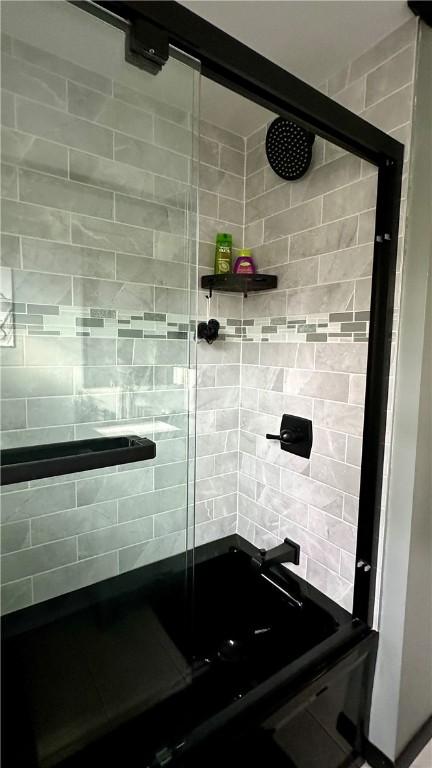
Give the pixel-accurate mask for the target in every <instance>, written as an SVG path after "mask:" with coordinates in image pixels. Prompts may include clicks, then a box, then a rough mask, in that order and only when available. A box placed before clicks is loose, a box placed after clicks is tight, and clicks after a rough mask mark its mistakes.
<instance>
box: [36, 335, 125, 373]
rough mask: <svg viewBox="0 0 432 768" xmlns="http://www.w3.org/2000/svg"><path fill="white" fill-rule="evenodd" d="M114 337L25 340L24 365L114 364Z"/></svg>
mask: <svg viewBox="0 0 432 768" xmlns="http://www.w3.org/2000/svg"><path fill="white" fill-rule="evenodd" d="M115 355H116V342H115V339H91V338H55V337H52V336H51V337H48V336H46V337H44V338H40V337H39V338H38V337H37V336H32V337H27V338H26V340H25V360H26V365H30V366H33V365H36V366H41V365H46V363H47V361H49V362H50V364H51V365H54V366H59V365H66V366H70V365H78V366H81V365H115V361H116V357H115Z"/></svg>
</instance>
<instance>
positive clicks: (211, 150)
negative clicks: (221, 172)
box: [199, 136, 219, 168]
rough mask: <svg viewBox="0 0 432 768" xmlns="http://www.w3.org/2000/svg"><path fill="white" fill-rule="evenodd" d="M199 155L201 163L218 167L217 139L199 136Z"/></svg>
mask: <svg viewBox="0 0 432 768" xmlns="http://www.w3.org/2000/svg"><path fill="white" fill-rule="evenodd" d="M199 157H200V160H201V162H202V163H205V164H206V165H213V166H214V167H215V168H219V144H218V142H217V141H212V140H211V139H206V138H205V137H204V136H200V142H199Z"/></svg>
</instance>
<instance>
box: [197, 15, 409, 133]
mask: <svg viewBox="0 0 432 768" xmlns="http://www.w3.org/2000/svg"><path fill="white" fill-rule="evenodd" d="M182 4H183V5H185V6H187V7H188V8H189V9H190V10H192V11H194V13H197V14H198V15H200V16H202V17H203V18H205V19H207V20H208V21H211V22H212V23H213V24H215V25H216V26H217V27H220V28H221V29H223V30H225V32H228V33H229V34H230V35H232V36H233V37H236V38H237V39H238V40H241V41H242V42H244V43H246V44H247V45H249V46H250V47H251V48H253V49H254V50H256V51H258V52H259V53H262V54H263V55H264V56H266V57H267V58H268V59H271V60H272V61H274V62H276V63H277V64H279V65H280V66H282V67H284V68H285V69H287V70H288V71H289V72H291V73H292V74H294V75H297V76H298V77H300V78H301V79H302V80H305V81H306V82H308V83H310V84H311V85H319V84H320V83H322V82H323V81H324V80H326V79H327V78H328V77H330V76H331V75H333V74H335V73H336V72H338V70H339V69H341V68H342V67H343V66H345V65H346V64H347V63H348V62H349V61H350V60H352V59H355V58H356V57H357V56H359V55H360V54H361V53H363V51H365V50H367V49H368V48H370V47H371V46H372V45H374V44H375V43H376V42H378V40H380V39H381V38H382V37H385V35H387V34H388V33H389V32H391V31H392V30H393V29H395V28H396V27H398V26H399V25H400V24H403V22H404V21H406V20H407V19H409V18H411V17H412V14H411V12H410V10H409V9H408V6H407V4H406V2H405V0H337V1H335V0H318V1H317V0H182ZM201 114H202V117H203V118H204V119H206V120H210V121H211V122H214V123H216V124H218V125H221V126H222V127H224V128H228V129H230V130H232V131H235V132H236V133H240V134H241V135H243V136H247V135H249V134H250V133H252V132H253V131H254V130H255V129H256V128H258V127H259V126H260V125H262V124H263V122H265V120H266V119H267V117H268V116H269V113H268V112H266V110H263V109H262V108H261V107H258V106H257V105H255V104H253V103H252V102H249V101H247V100H245V99H243V98H241V97H239V96H237V94H233V93H231V92H229V91H227V89H225V88H222V87H220V86H218V85H216V84H215V83H212V82H210V81H208V80H206V79H205V78H202V94H201Z"/></svg>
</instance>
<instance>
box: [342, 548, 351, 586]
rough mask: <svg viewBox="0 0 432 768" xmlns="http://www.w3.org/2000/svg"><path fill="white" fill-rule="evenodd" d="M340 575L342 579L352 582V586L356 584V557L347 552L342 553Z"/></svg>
mask: <svg viewBox="0 0 432 768" xmlns="http://www.w3.org/2000/svg"><path fill="white" fill-rule="evenodd" d="M340 575H341V576H342V578H344V579H346V580H347V581H349V582H351V584H353V583H354V578H355V557H354V555H353V554H350V553H349V552H346V551H342V552H341V563H340Z"/></svg>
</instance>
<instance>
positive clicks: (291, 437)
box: [266, 429, 302, 443]
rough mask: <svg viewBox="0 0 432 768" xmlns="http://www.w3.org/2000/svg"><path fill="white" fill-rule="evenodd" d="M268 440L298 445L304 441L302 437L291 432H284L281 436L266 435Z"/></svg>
mask: <svg viewBox="0 0 432 768" xmlns="http://www.w3.org/2000/svg"><path fill="white" fill-rule="evenodd" d="M266 438H267V440H280V441H281V443H298V442H300V441H301V440H302V435H301V434H298V433H297V432H294V431H290V430H285V429H284V430H282V432H280V433H279V435H270V434H267V435H266Z"/></svg>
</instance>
